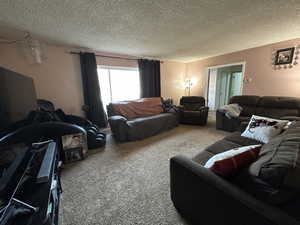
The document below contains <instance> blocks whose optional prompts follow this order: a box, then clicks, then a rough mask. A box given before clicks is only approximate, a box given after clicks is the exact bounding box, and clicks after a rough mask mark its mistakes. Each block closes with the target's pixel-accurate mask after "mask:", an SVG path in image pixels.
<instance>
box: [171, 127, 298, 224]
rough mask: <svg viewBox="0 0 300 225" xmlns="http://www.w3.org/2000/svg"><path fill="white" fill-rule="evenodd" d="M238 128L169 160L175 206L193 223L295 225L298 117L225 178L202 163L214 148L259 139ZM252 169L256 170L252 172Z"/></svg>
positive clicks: (220, 150) (251, 143)
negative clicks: (255, 157) (192, 152)
mask: <svg viewBox="0 0 300 225" xmlns="http://www.w3.org/2000/svg"><path fill="white" fill-rule="evenodd" d="M240 134H241V133H240V132H234V133H233V134H231V135H229V136H227V137H225V138H224V139H222V140H220V141H217V142H216V143H214V144H212V145H210V146H209V147H207V148H206V149H204V151H201V152H200V153H199V154H198V155H196V156H195V157H194V158H187V157H185V156H175V157H173V158H172V159H171V160H170V177H171V182H170V188H171V199H172V201H173V203H174V206H175V207H176V209H177V210H178V211H179V213H180V214H181V215H182V216H184V217H185V218H187V219H188V220H189V221H190V222H191V223H192V224H197V225H198V224H203V225H204V224H205V225H215V224H228V225H241V224H242V225H256V224H257V225H299V224H300V214H299V208H300V193H299V192H300V190H299V189H300V188H299V187H300V179H299V178H300V171H299V161H300V157H299V156H298V155H297V154H298V152H299V146H300V122H299V121H298V122H294V123H293V124H292V125H291V126H290V128H288V129H287V130H286V131H284V132H283V133H282V134H281V135H278V136H277V137H275V138H274V139H272V140H271V141H270V142H269V143H268V144H264V145H263V147H262V149H261V153H260V157H259V159H258V160H257V161H255V162H254V163H252V164H251V165H250V166H249V167H248V168H245V169H244V170H241V171H240V172H239V173H238V174H236V175H235V176H233V177H230V178H223V177H221V176H218V175H216V174H215V173H213V172H212V171H211V170H209V169H206V168H204V167H203V165H204V164H205V163H206V161H207V160H208V159H209V158H211V157H212V156H214V155H215V154H218V153H221V152H224V151H227V150H230V149H232V148H235V147H241V146H247V145H254V144H262V143H260V142H258V141H256V140H253V139H249V138H246V137H242V136H241V135H240ZM262 153H263V154H262ZM291 158H292V159H294V160H290V159H291ZM294 162H295V163H294ZM258 168H259V169H258ZM253 170H254V171H256V170H259V172H258V173H257V174H255V175H253V173H252V172H251V171H253ZM291 187H293V188H291Z"/></svg>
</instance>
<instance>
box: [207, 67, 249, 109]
mask: <svg viewBox="0 0 300 225" xmlns="http://www.w3.org/2000/svg"><path fill="white" fill-rule="evenodd" d="M238 65H242V83H241V90H240V92H241V94H242V93H243V88H244V78H245V71H246V61H242V62H236V63H228V64H222V65H216V66H207V67H206V68H205V73H206V96H205V98H206V99H207V104H208V93H209V79H210V70H211V69H218V68H222V67H229V66H238Z"/></svg>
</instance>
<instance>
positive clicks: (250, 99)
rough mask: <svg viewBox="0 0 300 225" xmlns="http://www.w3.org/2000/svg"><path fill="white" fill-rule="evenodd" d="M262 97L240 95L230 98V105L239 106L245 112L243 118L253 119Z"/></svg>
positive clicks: (242, 114) (242, 113)
mask: <svg viewBox="0 0 300 225" xmlns="http://www.w3.org/2000/svg"><path fill="white" fill-rule="evenodd" d="M259 99H260V97H259V96H255V95H238V96H233V97H231V98H230V101H229V103H230V104H234V103H236V104H239V105H240V106H241V107H242V108H243V110H242V112H241V116H246V117H251V116H252V115H253V114H255V110H256V106H257V104H258V102H259Z"/></svg>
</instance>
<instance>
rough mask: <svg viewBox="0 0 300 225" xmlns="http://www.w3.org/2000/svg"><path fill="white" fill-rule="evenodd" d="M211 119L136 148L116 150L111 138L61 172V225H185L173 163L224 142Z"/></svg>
mask: <svg viewBox="0 0 300 225" xmlns="http://www.w3.org/2000/svg"><path fill="white" fill-rule="evenodd" d="M213 118H214V117H213V115H210V117H209V123H208V125H207V126H205V127H201V126H183V125H180V126H179V127H177V128H175V129H173V130H170V131H167V132H165V133H162V134H160V135H157V136H155V137H151V138H148V139H146V140H143V141H137V142H129V143H123V144H117V143H116V142H115V141H114V140H113V138H112V136H111V135H108V138H107V144H106V147H105V148H103V149H99V150H93V151H91V154H90V155H89V157H88V158H87V159H85V160H83V161H80V162H77V163H74V164H71V165H68V166H67V167H66V168H65V169H64V170H63V172H62V184H63V189H64V193H63V199H62V207H61V208H62V212H61V214H62V216H61V217H62V224H63V225H100V224H101V225H106V224H112V225H152V224H153V225H167V224H170V225H177V224H178V225H179V224H187V223H186V222H185V221H184V220H183V219H182V218H181V217H180V215H179V214H178V213H177V212H176V210H175V209H174V207H173V205H172V202H171V200H170V193H169V159H170V158H171V157H173V156H175V155H178V154H184V155H187V156H190V157H192V156H194V155H196V154H197V153H198V152H200V151H201V150H202V149H203V148H205V147H206V146H208V145H210V144H212V143H213V142H215V141H216V140H218V139H221V138H222V137H224V135H226V133H225V132H222V131H217V130H216V129H215V123H214V120H213Z"/></svg>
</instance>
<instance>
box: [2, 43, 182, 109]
mask: <svg viewBox="0 0 300 225" xmlns="http://www.w3.org/2000/svg"><path fill="white" fill-rule="evenodd" d="M69 51H70V49H68V48H66V47H57V46H48V47H47V51H46V52H47V59H46V60H45V61H44V62H43V63H42V64H34V65H32V64H29V63H28V62H27V61H26V60H25V58H24V57H23V56H22V54H20V52H19V51H18V49H17V48H16V46H15V45H4V44H2V45H0V66H2V67H5V68H7V69H10V70H13V71H16V72H19V73H21V74H24V75H27V76H30V77H32V78H33V79H34V82H35V87H36V91H37V95H38V98H43V99H49V100H50V101H52V102H54V103H55V105H56V107H58V108H62V109H63V110H64V111H66V112H67V113H71V114H76V115H83V113H82V110H81V106H82V105H83V94H82V83H81V70H80V61H79V56H78V55H71V54H69V53H68V52H69ZM100 54H101V53H100ZM105 55H107V54H105ZM111 55H112V56H120V55H114V54H111ZM97 63H98V64H100V65H109V66H124V67H137V62H136V61H134V60H122V59H111V58H105V57H97ZM184 68H185V64H183V63H177V62H164V63H162V64H161V71H162V72H161V76H162V94H163V96H164V97H174V98H176V99H178V98H179V96H181V95H182V91H183V90H182V89H179V88H178V84H177V83H176V79H177V78H176V79H175V77H177V76H178V75H179V76H180V77H181V76H183V73H184V71H185V70H184ZM174 80H175V81H174ZM16 94H17V93H16Z"/></svg>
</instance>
